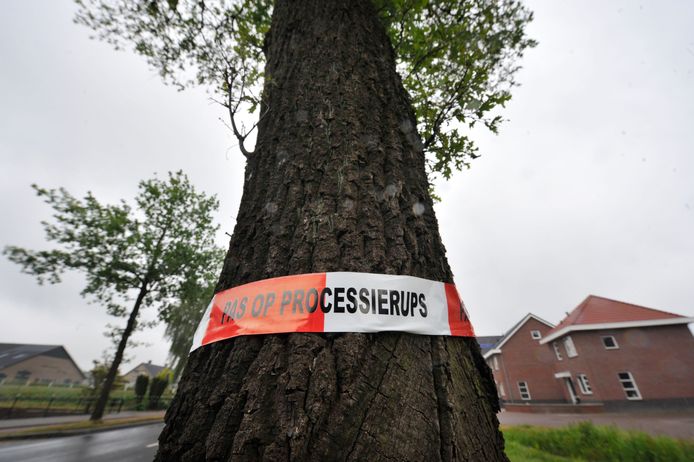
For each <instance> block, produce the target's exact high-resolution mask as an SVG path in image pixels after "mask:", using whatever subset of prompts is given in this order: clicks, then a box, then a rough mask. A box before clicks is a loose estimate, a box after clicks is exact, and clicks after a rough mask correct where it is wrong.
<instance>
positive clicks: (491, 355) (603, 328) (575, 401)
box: [485, 295, 694, 411]
mask: <svg viewBox="0 0 694 462" xmlns="http://www.w3.org/2000/svg"><path fill="white" fill-rule="evenodd" d="M692 322H694V318H691V317H685V316H681V315H677V314H674V313H668V312H665V311H660V310H655V309H651V308H645V307H642V306H638V305H633V304H630V303H624V302H619V301H616V300H610V299H607V298H603V297H597V296H594V295H590V296H588V297H587V298H586V299H585V300H584V301H583V302H582V303H581V304H580V305H578V306H577V307H576V308H575V309H574V310H573V311H572V312H571V313H569V314H568V315H567V317H566V318H565V319H564V320H563V321H562V322H561V323H559V325H557V326H556V327H555V326H552V325H551V324H549V323H548V322H546V321H542V320H541V319H540V318H538V317H536V316H534V315H532V314H529V315H527V316H526V317H525V318H523V319H522V320H521V321H520V322H519V323H518V324H516V326H514V327H513V328H512V329H511V330H510V331H509V332H508V333H507V334H506V335H505V336H504V337H503V338H502V340H500V341H499V342H498V343H497V344H496V345H495V346H494V347H493V348H492V349H490V350H488V351H487V353H486V354H485V359H486V360H487V363H488V364H489V365H490V367H491V368H492V370H493V372H494V379H495V381H496V382H497V388H498V390H499V396H500V398H501V399H502V401H503V402H504V404H505V405H506V407H507V408H508V409H514V410H517V409H518V408H519V407H526V408H527V406H528V405H530V406H533V405H534V406H535V409H534V410H542V411H551V410H562V411H565V410H567V409H566V408H567V406H568V407H573V408H574V410H586V411H599V410H603V409H608V410H609V409H625V408H626V409H634V408H643V407H681V406H686V407H694V337H693V336H692V333H691V331H690V330H689V328H688V324H689V323H692ZM519 405H521V406H519ZM528 410H532V409H528Z"/></svg>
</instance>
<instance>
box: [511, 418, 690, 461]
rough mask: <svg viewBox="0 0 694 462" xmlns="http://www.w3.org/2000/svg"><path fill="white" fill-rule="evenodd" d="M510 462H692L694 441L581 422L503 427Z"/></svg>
mask: <svg viewBox="0 0 694 462" xmlns="http://www.w3.org/2000/svg"><path fill="white" fill-rule="evenodd" d="M504 437H505V439H506V454H507V455H508V457H509V459H510V460H511V462H526V461H539V462H568V461H571V462H588V461H601V462H691V461H694V443H692V442H687V441H682V440H677V439H674V438H668V437H664V436H659V437H653V436H650V435H647V434H645V433H642V432H635V431H624V430H619V429H617V428H615V427H603V426H595V425H593V424H591V423H589V422H582V423H580V424H577V425H571V426H568V427H563V428H543V427H531V426H527V425H521V426H514V427H508V428H505V429H504Z"/></svg>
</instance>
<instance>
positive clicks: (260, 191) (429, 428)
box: [157, 0, 506, 461]
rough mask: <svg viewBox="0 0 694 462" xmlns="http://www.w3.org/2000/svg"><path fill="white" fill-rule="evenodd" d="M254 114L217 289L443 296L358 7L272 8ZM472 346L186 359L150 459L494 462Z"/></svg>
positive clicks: (307, 344) (325, 349)
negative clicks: (315, 287)
mask: <svg viewBox="0 0 694 462" xmlns="http://www.w3.org/2000/svg"><path fill="white" fill-rule="evenodd" d="M267 46H268V49H267V67H266V76H267V83H266V87H265V92H264V95H263V97H264V104H265V105H266V107H267V108H268V113H267V115H266V116H265V117H264V118H263V120H262V121H261V123H260V126H259V131H258V141H257V148H256V152H255V154H253V155H252V156H251V157H250V158H249V159H248V164H247V167H246V181H245V185H244V194H243V198H242V201H241V206H240V210H239V213H238V218H237V224H236V229H235V230H234V234H233V237H232V238H231V243H230V248H229V252H228V254H227V257H226V260H225V264H224V269H223V271H222V275H221V278H220V282H219V286H218V289H219V290H222V289H225V288H228V287H231V286H236V285H239V284H244V283H247V282H251V281H255V280H259V279H264V278H269V277H275V276H282V275H288V274H298V273H309V272H322V271H363V272H373V273H387V274H407V275H413V276H420V277H424V278H428V279H433V280H438V281H446V282H450V281H452V274H451V271H450V268H449V266H448V263H447V261H446V257H445V249H444V247H443V244H442V243H441V239H440V236H439V233H438V224H437V222H436V218H435V216H434V212H433V209H432V202H431V199H430V198H429V195H428V192H427V189H428V183H427V177H426V174H425V168H424V156H423V153H422V148H421V143H420V140H419V137H418V135H417V133H416V130H415V126H416V124H415V120H414V115H413V112H412V109H411V107H410V105H409V103H408V99H407V96H406V93H405V91H404V89H403V87H402V84H401V81H400V79H399V77H398V75H397V74H396V72H395V64H394V56H393V52H392V48H391V46H390V43H389V41H388V38H387V36H386V35H385V32H384V30H383V28H382V26H381V25H380V23H379V21H378V18H377V16H376V14H375V11H374V9H373V6H372V5H371V3H370V2H369V1H368V0H300V1H294V2H289V1H283V0H279V1H278V2H277V4H276V6H275V10H274V13H273V21H272V28H271V31H270V33H269V37H268V44H267ZM496 411H497V400H496V390H495V388H494V384H493V382H492V380H491V378H490V373H489V370H488V369H487V367H486V364H485V363H484V361H483V360H482V358H481V356H480V353H479V348H478V347H477V344H476V343H475V341H474V339H465V338H450V337H430V336H417V335H410V334H403V333H382V334H342V335H337V334H333V335H331V334H323V335H319V334H286V335H266V336H247V337H237V338H235V339H232V340H228V341H225V342H220V343H217V344H212V345H209V346H206V347H203V348H201V349H199V350H197V351H195V352H194V353H193V354H192V355H191V357H190V359H189V362H188V366H187V367H186V370H185V372H184V375H183V378H182V380H181V383H180V386H179V389H178V394H177V396H176V399H175V400H174V402H173V404H172V406H171V408H170V409H169V411H168V413H167V416H166V427H165V428H164V431H163V432H162V434H161V436H160V439H159V453H158V456H157V460H160V461H170V460H184V461H202V460H210V461H211V460H215V461H217V460H220V461H221V460H224V461H226V460H241V461H243V460H294V461H332V460H363V461H378V460H411V461H437V460H443V461H449V460H472V461H499V460H506V457H505V455H504V454H503V440H502V437H501V434H500V433H499V431H498V422H497V419H496V416H495V412H496Z"/></svg>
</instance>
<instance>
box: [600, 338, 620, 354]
mask: <svg viewBox="0 0 694 462" xmlns="http://www.w3.org/2000/svg"><path fill="white" fill-rule="evenodd" d="M602 344H603V345H604V346H605V349H606V350H616V349H618V348H619V345H618V344H617V340H616V339H615V338H614V337H613V336H612V335H606V336H604V337H603V338H602Z"/></svg>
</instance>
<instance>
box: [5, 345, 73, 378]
mask: <svg viewBox="0 0 694 462" xmlns="http://www.w3.org/2000/svg"><path fill="white" fill-rule="evenodd" d="M84 380H85V376H84V374H83V373H82V371H81V370H80V368H79V367H77V364H75V361H73V359H72V358H71V357H70V355H69V354H68V352H67V350H65V348H64V347H63V346H60V345H29V344H18V343H0V383H5V384H7V383H44V384H47V385H48V384H61V385H74V384H81V383H82V382H84Z"/></svg>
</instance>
